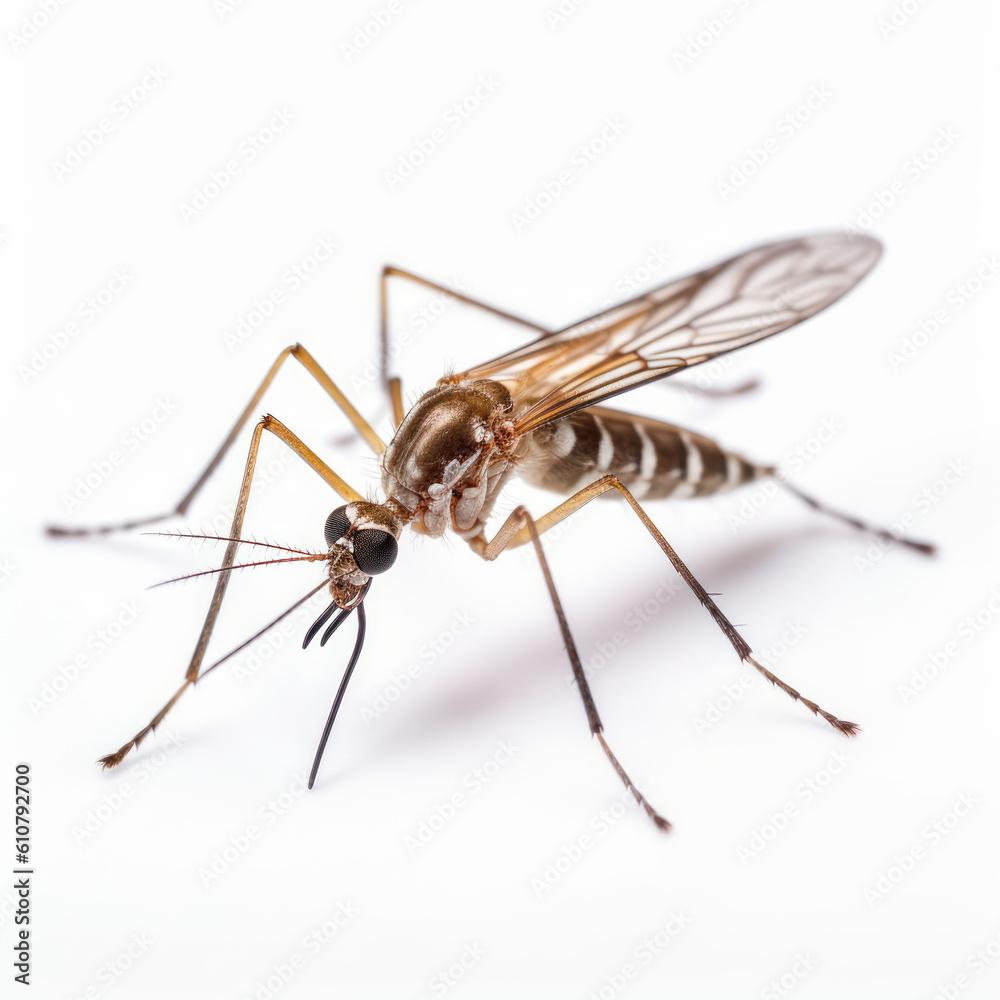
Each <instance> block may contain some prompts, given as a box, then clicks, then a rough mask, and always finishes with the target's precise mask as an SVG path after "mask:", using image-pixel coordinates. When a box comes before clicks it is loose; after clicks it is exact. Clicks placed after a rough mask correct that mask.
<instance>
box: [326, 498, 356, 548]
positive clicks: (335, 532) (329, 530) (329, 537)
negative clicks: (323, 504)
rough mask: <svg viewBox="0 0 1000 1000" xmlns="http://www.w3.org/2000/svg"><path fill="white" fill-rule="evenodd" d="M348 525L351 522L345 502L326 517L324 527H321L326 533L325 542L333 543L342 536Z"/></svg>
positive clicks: (345, 532)
mask: <svg viewBox="0 0 1000 1000" xmlns="http://www.w3.org/2000/svg"><path fill="white" fill-rule="evenodd" d="M350 526H351V522H350V520H348V517H347V504H344V506H343V507H338V508H337V509H336V510H335V511H334V512H333V513H332V514H331V515H330V516H329V517H328V518H327V519H326V527H325V528H324V529H323V530H324V532H325V533H326V544H327V545H333V543H334V542H336V541H338V540H339V539H341V538H343V537H344V535H346V534H347V529H348V528H350Z"/></svg>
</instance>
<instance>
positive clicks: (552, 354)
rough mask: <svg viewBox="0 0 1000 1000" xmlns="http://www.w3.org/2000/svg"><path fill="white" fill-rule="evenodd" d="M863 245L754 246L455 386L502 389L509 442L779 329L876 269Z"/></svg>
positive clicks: (875, 247) (871, 243)
mask: <svg viewBox="0 0 1000 1000" xmlns="http://www.w3.org/2000/svg"><path fill="white" fill-rule="evenodd" d="M881 252H882V247H881V245H880V244H879V243H878V241H877V240H874V239H872V238H871V237H868V236H863V235H857V234H848V233H818V234H816V235H813V236H802V237H799V238H798V239H792V240H781V241H779V242H776V243H768V244H765V245H764V246H760V247H755V248H754V249H752V250H747V251H745V252H744V253H741V254H739V255H737V256H736V257H732V258H730V259H729V260H725V261H722V263H720V264H716V265H714V266H713V267H709V268H706V269H705V270H704V271H699V272H698V273H697V274H692V275H690V276H689V277H686V278H678V279H677V280H676V281H672V282H670V283H669V284H666V285H662V286H661V287H659V288H655V289H653V290H652V291H651V292H647V293H646V294H645V295H640V296H638V297H637V298H635V299H632V300H630V301H629V302H624V303H622V304H621V305H618V306H613V307H612V308H611V309H608V310H606V311H605V312H602V313H598V314H597V315H595V316H591V317H589V318H588V319H585V320H581V321H580V322H579V323H575V324H573V326H570V327H567V328H566V329H565V330H560V331H558V332H557V333H554V334H552V335H550V336H546V337H542V338H540V339H538V340H535V341H532V342H531V343H529V344H525V345H524V346H523V347H520V348H518V349H517V350H514V351H511V352H510V353H509V354H504V355H502V356H501V357H499V358H495V359H494V360H493V361H488V362H487V363H486V364H483V365H479V366H477V367H476V368H470V369H469V370H468V371H465V372H461V373H459V374H458V375H456V376H455V377H456V378H473V379H475V378H489V379H496V380H498V381H504V382H506V383H507V384H508V385H509V386H510V388H511V390H512V393H513V396H514V402H515V427H516V431H517V433H519V434H526V433H528V432H529V431H532V430H534V429H535V428H537V427H540V426H541V425H542V424H546V423H549V422H550V421H552V420H555V419H557V418H558V417H562V416H565V415H566V414H567V413H572V412H573V411H574V410H578V409H580V408H581V407H584V406H593V405H594V404H596V403H600V402H602V401H604V400H606V399H608V398H610V397H611V396H616V395H617V394H618V393H620V392H625V391H626V390H627V389H632V388H635V387H636V386H638V385H642V384H643V383H645V382H650V381H653V380H654V379H658V378H664V377H666V376H667V375H671V374H673V373H674V372H676V371H680V370H681V369H682V368H690V367H692V366H693V365H700V364H702V363H703V362H705V361H710V360H711V359H712V358H716V357H718V356H719V355H720V354H726V353H727V352H729V351H735V350H736V349H737V348H740V347H746V346H747V345H748V344H753V343H755V342H756V341H758V340H763V339H764V338H765V337H770V336H771V335H772V334H775V333H780V332H781V331H782V330H787V329H788V328H789V327H790V326H794V325H795V324H796V323H801V322H802V320H804V319H808V318H809V317H810V316H813V315H815V314H816V313H818V312H819V311H820V310H821V309H825V308H826V307H827V306H828V305H830V304H831V303H833V302H836V301H837V299H839V298H840V297H841V296H842V295H843V294H844V293H845V292H847V291H849V290H850V289H851V288H852V287H853V286H854V285H855V284H857V282H858V281H860V280H861V278H863V277H864V275H865V274H867V273H868V271H869V270H870V269H871V267H872V266H873V265H874V263H875V262H876V261H877V260H878V258H879V255H880V254H881Z"/></svg>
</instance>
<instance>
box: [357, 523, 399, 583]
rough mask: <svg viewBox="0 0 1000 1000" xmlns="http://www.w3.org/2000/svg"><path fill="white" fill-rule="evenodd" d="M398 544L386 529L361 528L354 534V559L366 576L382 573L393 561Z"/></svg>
mask: <svg viewBox="0 0 1000 1000" xmlns="http://www.w3.org/2000/svg"><path fill="white" fill-rule="evenodd" d="M397 551H398V546H397V545H396V539H395V538H393V537H392V535H390V534H389V532H388V531H380V530H379V529H378V528H361V529H360V530H359V531H358V532H356V533H355V535H354V561H355V562H356V563H357V564H358V569H359V570H361V572H362V573H366V574H367V575H368V576H377V575H378V574H379V573H384V572H385V571H386V570H387V569H388V568H389V567H390V566H391V565H392V564H393V563H394V562H395V561H396V552H397Z"/></svg>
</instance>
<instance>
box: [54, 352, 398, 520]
mask: <svg viewBox="0 0 1000 1000" xmlns="http://www.w3.org/2000/svg"><path fill="white" fill-rule="evenodd" d="M289 358H294V359H295V360H296V361H298V362H299V364H300V365H302V367H303V368H305V370H306V371H307V372H309V374H310V375H312V377H313V378H314V379H316V381H317V382H319V384H320V385H321V386H322V387H323V389H324V390H325V391H326V393H327V395H329V396H330V398H331V399H333V401H334V402H335V403H336V404H337V405H338V406H339V407H340V408H341V410H343V411H344V413H345V414H346V415H347V418H348V419H349V420H350V421H351V423H352V424H353V425H354V427H355V429H356V430H357V431H358V433H359V434H360V435H361V436H362V437H363V438H364V439H365V441H366V442H367V443H368V445H369V447H370V448H371V449H372V451H374V452H375V453H376V454H380V453H381V452H383V451H385V444H384V443H383V442H382V439H381V438H380V437H379V436H378V435H377V434H376V433H375V431H374V430H372V428H371V426H370V425H369V424H368V422H367V421H366V420H365V418H364V417H362V416H361V414H360V413H358V411H357V410H356V409H355V408H354V407H353V406H352V405H351V402H350V400H348V398H347V397H346V396H345V395H344V394H343V393H342V392H341V391H340V389H338V388H337V386H336V385H334V383H333V381H332V380H331V378H330V376H329V375H327V374H326V372H325V371H323V369H322V368H321V367H320V366H319V364H318V363H317V362H316V359H315V358H313V356H312V355H311V354H310V353H309V352H308V351H307V350H306V349H305V348H304V347H303V346H302V345H301V344H292V346H291V347H286V348H285V349H284V350H283V351H282V352H281V353H280V354H279V355H278V358H277V360H276V361H275V362H274V364H273V365H271V368H270V370H269V371H268V373H267V374H266V375H265V376H264V380H263V381H262V382H261V383H260V385H259V386H258V387H257V391H256V392H255V393H254V394H253V396H252V397H251V399H250V402H249V403H247V405H246V406H245V407H244V409H243V412H242V413H241V414H240V415H239V418H238V419H237V421H236V423H235V424H234V425H233V429H232V430H231V431H230V432H229V435H228V436H227V437H226V439H225V441H223V442H222V446H221V447H220V448H219V450H218V451H217V452H216V453H215V455H214V456H213V457H212V460H211V461H210V462H209V463H208V465H207V466H206V468H205V470H204V472H202V474H201V475H200V476H199V477H198V478H197V479H196V480H195V482H194V485H193V486H192V487H191V488H190V489H189V490H188V491H187V493H185V494H184V496H183V497H181V499H180V501H178V503H177V506H176V507H174V509H173V510H170V511H167V512H166V513H165V514H156V515H154V516H153V517H146V518H141V519H139V520H136V521H126V522H123V523H121V524H107V525H102V526H99V527H94V528H64V527H60V526H58V525H50V526H49V527H48V529H47V531H48V533H49V534H50V535H97V534H106V533H108V532H111V531H122V530H124V529H126V528H138V527H141V526H143V525H146V524H155V523H156V522H157V521H163V520H165V519H166V518H168V517H173V516H174V515H177V514H184V513H185V512H186V511H187V509H188V507H189V506H190V504H191V501H192V500H194V498H195V496H196V495H197V494H198V493H199V491H200V490H201V488H202V487H203V486H204V485H205V483H206V481H207V480H208V478H209V476H211V475H212V473H213V472H214V471H215V470H216V468H217V466H218V465H219V463H220V462H221V461H222V459H223V457H224V456H225V454H226V452H227V451H229V449H230V447H231V446H232V444H233V442H234V441H235V440H236V438H237V437H238V436H239V433H240V431H241V430H242V429H243V426H244V424H246V422H247V421H248V420H249V419H250V417H251V416H252V415H253V414H254V413H256V412H257V407H258V404H259V403H260V400H261V398H262V397H263V395H264V392H265V391H266V390H267V387H268V386H269V385H270V384H271V382H272V381H273V380H274V377H275V375H277V374H278V370H279V369H280V368H281V366H282V365H283V364H284V363H285V361H287V360H288V359H289Z"/></svg>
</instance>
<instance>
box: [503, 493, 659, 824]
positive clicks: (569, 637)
mask: <svg viewBox="0 0 1000 1000" xmlns="http://www.w3.org/2000/svg"><path fill="white" fill-rule="evenodd" d="M508 523H513V524H517V525H518V526H519V527H520V526H523V527H524V528H525V529H526V530H527V531H528V533H529V534H530V536H531V541H532V544H533V545H534V546H535V552H536V553H537V554H538V562H539V565H540V566H541V567H542V573H543V575H544V576H545V585H546V586H547V587H548V589H549V597H551V598H552V606H553V608H555V612H556V618H557V619H558V621H559V631H560V632H562V637H563V643H564V644H565V646H566V653H567V655H568V656H569V662H570V663H571V664H572V666H573V675H574V677H575V678H576V683H577V686H578V687H579V689H580V697H581V698H582V699H583V707H584V709H585V710H586V712H587V722H588V724H589V725H590V732H591V735H593V736H596V737H597V738H598V740H599V741H600V743H601V747H602V749H603V750H604V752H605V754H607V757H608V760H610V761H611V764H612V766H613V767H614V769H615V770H616V771H617V772H618V777H619V778H621V779H622V781H623V782H624V784H625V787H626V788H627V789H628V790H629V791H630V792H631V793H632V794H633V795H634V796H635V800H636V802H638V803H639V805H640V806H642V808H643V809H645V810H646V814H647V815H648V816H649V818H650V819H651V820H652V821H653V822H654V823H655V824H656V825H657V826H658V827H659V828H660V829H661V830H669V829H670V823H669V822H668V821H667V820H666V819H664V818H663V817H662V816H661V815H660V814H659V813H658V812H657V811H656V810H655V809H654V808H653V807H652V806H651V805H650V804H649V802H648V800H647V799H646V797H645V796H644V795H643V794H642V792H640V791H639V789H638V788H636V787H635V785H634V784H633V783H632V779H631V778H630V777H629V776H628V775H627V774H626V773H625V768H623V767H622V766H621V764H620V763H619V762H618V758H617V757H616V756H615V755H614V752H613V751H612V749H611V747H610V746H608V741H607V740H606V739H605V738H604V724H603V723H602V722H601V717H600V716H599V715H598V714H597V706H596V705H595V704H594V696H593V694H591V691H590V685H589V684H588V683H587V677H586V675H585V674H584V672H583V664H582V663H581V662H580V654H579V653H578V652H577V650H576V643H575V642H574V641H573V634H572V633H571V632H570V629H569V623H568V622H567V621H566V612H565V611H564V610H563V606H562V601H560V600H559V594H558V593H557V592H556V585H555V581H554V580H553V579H552V571H551V570H550V569H549V561H548V559H546V558H545V550H544V549H543V548H542V542H541V539H540V538H539V535H538V528H537V527H536V525H535V520H534V518H533V517H532V516H531V515H530V514H529V513H528V512H527V511H526V510H525V509H524V507H518V508H517V509H516V510H515V511H514V512H513V513H512V514H511V516H510V518H508Z"/></svg>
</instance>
